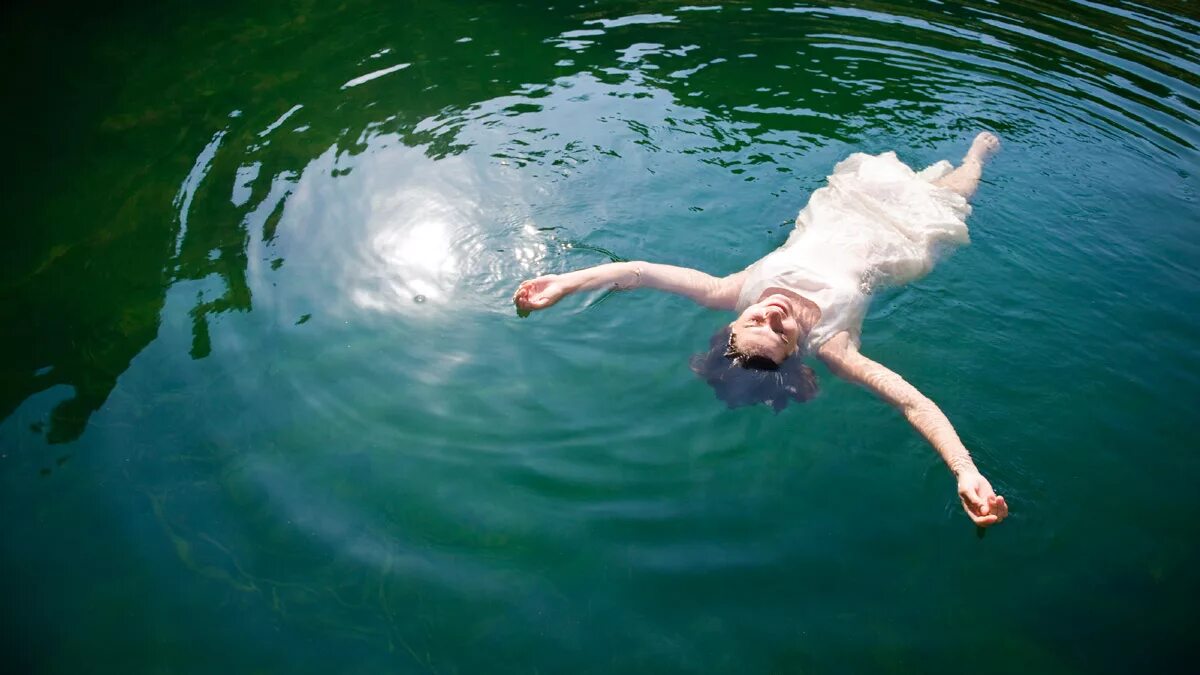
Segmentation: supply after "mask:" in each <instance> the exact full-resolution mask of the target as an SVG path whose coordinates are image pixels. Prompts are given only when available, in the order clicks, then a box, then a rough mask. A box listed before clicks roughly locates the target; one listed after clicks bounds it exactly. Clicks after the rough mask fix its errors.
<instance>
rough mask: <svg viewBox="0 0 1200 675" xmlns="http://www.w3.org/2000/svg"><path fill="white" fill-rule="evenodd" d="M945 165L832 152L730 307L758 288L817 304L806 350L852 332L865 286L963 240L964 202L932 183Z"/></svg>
mask: <svg viewBox="0 0 1200 675" xmlns="http://www.w3.org/2000/svg"><path fill="white" fill-rule="evenodd" d="M951 170H953V166H951V164H950V163H949V162H947V161H945V160H943V161H940V162H938V163H936V164H934V165H932V166H930V167H928V168H926V169H924V170H923V171H920V172H915V171H913V170H912V169H910V168H909V167H908V166H907V165H905V164H904V163H903V162H901V161H900V160H899V159H898V158H897V157H896V153H894V152H885V153H883V154H881V155H867V154H863V153H855V154H853V155H851V156H850V157H848V158H846V159H845V160H843V161H841V162H840V163H838V165H837V166H836V167H834V170H833V174H832V175H830V176H829V184H828V185H827V186H825V187H823V188H820V189H819V190H817V191H815V192H813V194H812V197H811V198H810V199H809V201H808V205H807V206H805V207H804V209H803V210H802V211H800V214H799V215H798V216H797V217H796V226H795V229H794V230H793V231H792V234H791V235H790V236H789V237H788V240H787V241H786V242H785V243H784V244H783V246H780V247H779V248H778V249H776V250H775V251H774V252H772V253H770V254H769V255H767V256H766V257H764V258H763V259H761V260H759V261H758V262H756V263H754V264H753V265H751V266H750V267H749V268H748V271H749V277H748V278H747V279H746V282H745V283H744V284H743V286H742V291H741V294H740V295H739V297H738V303H737V311H738V312H741V311H743V310H744V309H745V308H746V307H747V306H749V305H751V304H753V303H755V302H757V301H758V299H759V298H760V297H761V296H762V294H763V291H765V290H766V289H768V288H771V287H779V288H784V289H787V290H790V291H793V292H795V293H798V294H800V295H801V296H803V297H805V298H807V299H809V300H811V301H812V302H813V303H815V304H816V305H817V307H819V308H820V310H821V318H820V320H819V321H818V322H817V324H816V325H815V326H814V327H813V329H812V331H810V332H809V335H808V337H807V339H806V341H805V349H806V350H807V351H809V352H812V351H813V350H815V349H816V348H817V347H819V346H821V344H823V343H824V342H825V341H826V340H828V339H829V338H831V337H833V336H834V335H837V334H838V333H840V332H841V331H848V332H849V333H850V334H851V336H852V337H853V338H854V340H855V341H857V340H858V338H859V335H860V332H861V327H862V320H863V316H864V315H865V313H866V309H867V305H868V302H869V298H870V295H871V292H872V291H873V290H874V289H876V288H878V287H880V286H882V285H899V284H904V283H907V282H909V281H912V280H914V279H917V278H920V277H921V276H923V275H925V274H926V273H928V272H929V270H930V269H932V267H933V264H934V261H935V259H936V257H937V254H938V251H939V250H940V249H941V248H942V247H943V246H945V245H959V244H965V243H967V241H968V234H967V224H966V222H965V221H966V217H967V216H968V215H969V214H970V213H971V207H970V205H969V204H968V203H967V200H966V199H964V198H963V197H962V196H961V195H959V194H958V193H956V192H954V191H952V190H949V189H947V188H943V187H938V186H936V185H934V184H933V181H936V180H938V179H939V178H941V177H942V176H945V175H946V174H947V173H949V172H950V171H951Z"/></svg>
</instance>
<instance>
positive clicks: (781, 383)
mask: <svg viewBox="0 0 1200 675" xmlns="http://www.w3.org/2000/svg"><path fill="white" fill-rule="evenodd" d="M708 346H709V350H708V351H707V352H704V353H701V354H695V355H693V356H692V359H691V366H692V372H694V373H696V374H697V375H699V376H700V377H701V378H703V379H704V381H705V382H707V383H708V385H709V386H710V387H712V388H713V391H714V392H715V393H716V395H717V398H719V399H721V400H722V401H724V402H725V405H727V406H729V407H730V408H736V407H738V406H743V405H753V404H755V403H766V404H767V405H769V406H771V407H772V408H773V409H774V410H775V412H779V411H780V410H783V409H784V408H786V407H787V404H788V401H789V400H792V401H797V402H799V403H804V402H805V401H808V400H810V399H812V398H813V397H814V396H816V395H817V374H816V373H814V372H813V370H812V368H809V367H808V366H807V365H805V363H804V359H802V358H800V357H799V356H795V357H788V358H786V359H784V360H783V363H775V362H774V361H772V360H771V359H769V358H767V357H765V356H758V355H749V354H745V353H743V352H741V351H738V349H737V345H736V343H735V341H734V340H733V329H732V328H731V327H730V326H725V327H724V328H723V329H722V330H719V331H717V332H716V333H714V334H713V336H712V338H711V339H710V340H709V342H708Z"/></svg>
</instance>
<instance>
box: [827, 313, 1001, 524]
mask: <svg viewBox="0 0 1200 675" xmlns="http://www.w3.org/2000/svg"><path fill="white" fill-rule="evenodd" d="M817 353H818V356H820V357H821V360H822V361H824V362H825V363H826V364H827V365H828V366H829V368H830V369H831V370H832V371H833V372H834V373H835V374H837V375H838V376H839V377H842V378H844V379H846V380H849V381H851V382H854V383H856V384H860V385H862V386H864V387H866V388H867V389H870V390H871V391H873V392H875V394H877V395H878V396H879V397H880V398H882V399H883V400H885V401H887V402H888V403H891V404H892V405H893V406H895V407H896V408H898V409H899V410H900V411H901V412H903V413H904V416H905V417H906V418H907V419H908V421H909V423H910V424H912V425H913V427H914V428H915V429H916V430H917V431H918V432H920V433H921V435H922V436H924V437H925V439H926V440H927V441H929V444H930V445H932V446H933V447H934V449H935V450H937V452H938V454H939V455H941V456H942V460H943V461H945V462H946V466H948V467H950V471H951V472H953V473H954V477H955V478H956V479H957V480H958V497H959V499H961V500H962V505H963V510H965V511H966V512H967V515H968V516H970V517H971V520H972V521H974V522H975V524H976V525H979V526H981V527H987V526H988V525H994V524H996V523H998V522H1000V521H1001V520H1004V518H1005V516H1007V515H1008V504H1006V503H1005V502H1004V497H1000V496H998V495H997V494H996V492H995V491H994V490H993V489H992V484H991V483H989V482H988V480H987V479H986V478H984V477H983V474H981V473H979V469H977V468H975V462H973V461H972V460H971V454H970V453H969V452H967V448H966V447H965V446H964V445H963V444H962V441H961V440H960V439H959V438H958V433H957V432H955V431H954V427H953V426H952V425H951V424H950V420H949V419H947V418H946V415H945V414H944V413H942V411H941V409H940V408H938V407H937V404H936V403H934V402H933V401H931V400H929V399H928V398H927V397H926V396H925V395H924V394H922V393H921V392H920V391H917V388H916V387H914V386H912V385H911V384H909V383H908V382H906V381H905V380H904V378H902V377H900V376H899V375H897V374H896V373H895V372H893V371H891V370H889V369H888V368H886V367H885V366H883V365H882V364H879V363H876V362H875V361H872V360H871V359H869V358H867V357H865V356H863V355H862V354H861V353H859V351H858V347H857V345H856V344H855V342H854V341H853V340H852V339H850V335H849V334H848V333H840V334H838V335H836V336H834V337H833V338H832V339H830V340H829V341H828V342H826V343H825V344H823V345H821V347H820V348H819V349H818V350H817Z"/></svg>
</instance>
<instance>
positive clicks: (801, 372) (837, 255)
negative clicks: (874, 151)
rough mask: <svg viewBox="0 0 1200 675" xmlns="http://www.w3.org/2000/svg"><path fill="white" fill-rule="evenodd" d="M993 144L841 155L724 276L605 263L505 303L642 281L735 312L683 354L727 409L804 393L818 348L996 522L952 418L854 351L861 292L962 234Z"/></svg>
mask: <svg viewBox="0 0 1200 675" xmlns="http://www.w3.org/2000/svg"><path fill="white" fill-rule="evenodd" d="M999 147H1000V141H999V139H997V138H996V137H995V136H994V135H992V134H990V133H987V132H984V133H981V134H979V136H977V137H976V138H975V142H974V143H972V144H971V148H970V150H969V151H968V152H967V154H966V157H964V158H963V161H962V164H961V165H959V166H958V168H954V167H953V166H952V165H951V164H950V163H949V162H946V161H944V160H943V161H941V162H938V163H937V164H934V165H933V166H931V167H929V168H927V169H925V170H924V171H921V172H920V173H916V172H913V171H912V169H910V168H908V167H907V166H905V165H904V164H903V163H901V162H900V160H898V159H897V158H896V155H895V153H892V152H887V153H884V154H882V155H878V156H871V155H865V154H862V153H856V154H853V155H851V156H850V157H849V158H847V159H846V160H844V161H842V162H841V163H840V164H838V165H837V166H836V167H835V168H834V170H833V175H832V176H830V177H829V185H828V186H827V187H823V188H821V189H819V190H817V191H816V192H814V193H813V194H812V197H811V198H810V199H809V202H808V205H807V206H805V207H804V210H803V211H801V212H800V215H799V216H798V217H797V218H796V227H795V229H794V230H793V231H792V234H791V236H789V237H788V240H787V242H785V243H784V245H783V246H781V247H779V248H778V249H777V250H775V251H774V252H772V253H770V254H769V255H767V256H766V257H764V258H763V259H762V260H759V261H758V262H756V263H754V264H753V265H751V266H750V267H747V268H746V269H745V270H743V271H741V272H738V273H736V274H731V275H730V276H727V277H725V278H723V279H718V278H716V277H713V276H709V275H708V274H705V273H703V272H699V271H696V270H692V269H686V268H682V267H673V266H670V265H658V264H653V263H646V262H620V263H610V264H607V265H600V266H597V267H592V268H589V269H583V270H578V271H575V272H570V273H568V274H549V275H546V276H541V277H538V278H536V279H530V280H528V281H525V282H522V283H521V285H520V287H519V288H517V291H516V293H515V294H513V302H514V303H516V305H517V308H518V309H520V310H524V311H533V310H539V309H546V308H547V307H549V306H551V305H553V304H554V303H556V302H558V301H559V300H561V299H562V298H563V297H565V296H567V295H569V294H571V293H574V292H576V291H584V290H590V289H598V288H612V289H620V290H625V289H633V288H654V289H658V290H660V291H669V292H671V293H677V294H679V295H683V296H686V297H688V298H691V299H692V300H694V301H696V302H698V303H699V304H701V305H704V306H705V307H711V308H713V309H725V310H732V311H735V312H737V313H738V316H737V318H736V319H734V320H733V322H732V323H730V324H729V325H728V326H725V327H724V328H723V329H722V330H721V331H719V332H718V333H717V334H716V335H715V336H713V339H712V344H711V347H712V349H711V350H710V351H709V352H708V353H707V354H700V355H697V356H696V357H694V358H693V359H692V369H693V370H694V371H696V373H697V374H699V375H700V376H701V377H703V378H704V379H705V380H706V381H707V382H708V383H709V384H710V385H711V386H712V387H713V388H714V389H715V390H716V392H717V396H718V397H719V398H721V399H722V400H724V401H725V402H726V403H727V404H728V405H729V406H730V407H733V406H737V405H742V404H746V403H755V402H759V401H762V402H766V403H767V404H769V405H771V406H772V407H774V408H775V409H776V410H777V411H778V410H780V409H782V408H783V407H784V406H786V405H787V401H788V399H794V400H797V401H806V400H808V399H809V398H811V397H812V395H813V394H814V393H815V392H816V378H815V377H814V376H813V373H812V370H811V369H809V368H808V367H807V366H805V365H804V363H803V356H804V355H805V354H813V355H816V356H817V357H818V358H820V359H821V360H822V361H824V362H825V364H826V365H828V366H829V369H830V370H831V371H833V372H834V373H836V374H837V375H839V376H840V377H843V378H845V379H847V380H849V381H851V382H855V383H858V384H860V385H862V386H864V387H866V388H867V389H870V390H871V391H873V392H875V393H876V394H877V395H878V396H879V397H880V398H882V399H884V400H885V401H887V402H888V403H891V404H892V405H893V406H895V407H897V408H899V409H900V410H901V411H902V412H903V413H904V416H905V417H906V418H908V421H909V422H910V423H911V424H912V425H913V427H915V428H916V430H917V431H919V432H920V433H921V435H922V436H924V437H925V439H926V440H928V441H929V443H930V444H931V445H932V446H933V447H934V449H936V450H937V451H938V454H940V455H941V456H942V459H943V460H944V461H945V462H946V465H947V466H949V467H950V470H951V471H952V472H953V473H954V476H955V477H956V478H957V480H958V496H959V498H960V499H961V500H962V505H963V509H964V510H966V512H967V515H968V516H970V517H971V520H972V521H974V522H975V524H977V525H980V526H988V525H994V524H995V523H998V522H1000V521H1001V520H1003V519H1004V517H1005V516H1007V515H1008V505H1007V504H1005V502H1004V498H1003V497H1000V496H998V495H996V493H995V491H994V490H992V486H991V484H990V483H988V481H987V479H986V478H984V477H983V475H982V474H980V473H979V470H978V469H976V468H975V463H974V462H972V461H971V455H970V453H968V452H967V449H966V447H964V446H963V444H962V441H961V440H959V438H958V434H957V433H955V431H954V427H953V426H951V424H950V420H948V419H946V416H945V415H944V414H943V413H942V411H941V410H940V409H939V408H938V407H937V405H936V404H935V403H934V402H933V401H931V400H929V399H928V398H926V397H925V396H924V395H923V394H922V393H921V392H919V391H917V389H916V388H915V387H913V386H912V385H911V384H909V383H908V382H906V381H905V380H904V379H903V378H901V377H900V376H899V375H897V374H896V373H894V372H892V371H891V370H888V369H887V368H886V367H884V366H883V365H881V364H879V363H876V362H875V361H872V360H871V359H869V358H867V357H866V356H863V355H862V354H861V353H860V352H859V351H858V347H859V338H860V329H861V326H862V319H863V315H864V314H865V312H866V308H867V303H868V299H869V297H870V293H871V290H872V289H873V288H875V287H877V286H880V285H883V284H903V283H906V282H908V281H911V280H913V279H916V278H917V277H920V276H921V275H923V274H925V273H926V272H928V271H929V269H930V267H931V266H932V264H933V256H934V249H935V247H936V246H937V245H938V244H943V243H965V242H966V241H967V225H966V223H965V222H964V219H965V218H966V217H967V215H968V214H969V213H970V212H971V207H970V205H969V204H968V203H967V200H968V199H970V198H971V196H972V195H973V194H974V193H975V189H976V187H977V186H978V185H979V177H980V174H981V172H982V170H983V163H984V161H986V160H987V158H988V157H989V156H991V154H992V153H993V152H995V151H996V150H997V149H998V148H999Z"/></svg>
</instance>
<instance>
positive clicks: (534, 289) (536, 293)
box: [513, 274, 571, 312]
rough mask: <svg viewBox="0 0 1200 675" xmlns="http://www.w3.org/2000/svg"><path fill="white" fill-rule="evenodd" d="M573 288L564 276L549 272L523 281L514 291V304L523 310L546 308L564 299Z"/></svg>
mask: <svg viewBox="0 0 1200 675" xmlns="http://www.w3.org/2000/svg"><path fill="white" fill-rule="evenodd" d="M570 292H571V289H570V288H568V287H567V284H566V282H565V281H564V280H563V277H562V276H560V275H558V274H547V275H544V276H540V277H538V278H536V279H528V280H526V281H522V282H521V285H520V286H518V287H517V292H516V293H513V304H514V305H516V306H517V309H518V310H519V311H522V312H533V311H536V310H539V309H546V308H547V307H549V306H551V305H553V304H554V303H556V302H558V301H559V300H561V299H563V297H565V296H566V295H567V294H569V293H570Z"/></svg>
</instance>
